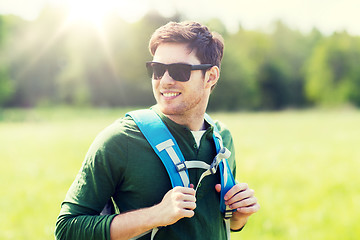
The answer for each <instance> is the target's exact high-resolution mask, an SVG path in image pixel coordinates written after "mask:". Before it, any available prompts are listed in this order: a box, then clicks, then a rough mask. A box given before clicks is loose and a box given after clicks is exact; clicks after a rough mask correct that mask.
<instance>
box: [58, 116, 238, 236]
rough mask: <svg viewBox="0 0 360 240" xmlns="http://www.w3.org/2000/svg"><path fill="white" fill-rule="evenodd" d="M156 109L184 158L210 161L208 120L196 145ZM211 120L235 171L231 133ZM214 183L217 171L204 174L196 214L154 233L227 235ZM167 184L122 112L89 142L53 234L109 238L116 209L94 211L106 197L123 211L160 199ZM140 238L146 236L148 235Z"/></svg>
mask: <svg viewBox="0 0 360 240" xmlns="http://www.w3.org/2000/svg"><path fill="white" fill-rule="evenodd" d="M156 112H157V113H158V114H159V115H160V117H161V118H162V120H163V121H164V122H165V124H166V125H167V126H168V128H169V130H170V132H171V133H172V134H173V136H174V138H175V140H176V141H177V143H178V144H179V147H180V149H181V151H182V153H183V155H184V157H185V159H186V160H195V159H196V160H201V161H204V162H206V163H208V164H210V163H211V162H212V161H213V158H214V156H215V155H216V150H215V145H214V141H213V138H212V134H213V126H211V125H210V124H207V125H208V128H207V130H206V132H205V134H204V135H203V137H202V138H201V142H200V147H199V148H198V146H197V145H196V143H195V140H194V137H193V135H192V133H191V131H190V130H189V129H188V128H186V127H184V126H181V125H178V124H176V123H175V122H173V121H171V120H170V119H168V118H166V117H165V116H164V115H163V114H161V113H160V112H159V111H158V110H156ZM215 124H216V125H217V127H218V129H219V131H220V134H221V135H222V138H223V142H224V146H225V147H226V148H228V149H229V150H230V151H231V152H232V155H231V157H230V158H229V159H228V161H229V165H230V167H231V169H232V171H233V173H234V174H235V158H234V147H233V142H232V137H231V134H230V132H229V131H228V130H227V129H226V128H225V127H224V125H223V124H221V123H219V122H216V123H215ZM203 172H204V170H203V169H189V177H190V183H192V184H194V185H195V186H196V185H197V182H198V180H199V178H200V175H201V174H202V173H203ZM217 183H220V176H219V174H218V173H217V174H215V175H210V176H207V177H205V178H204V180H203V181H202V182H201V184H200V187H199V189H198V191H197V193H196V199H197V200H196V205H197V207H196V209H195V215H194V216H193V217H192V218H183V219H180V220H179V221H178V222H177V223H175V224H173V225H170V226H167V227H163V228H161V229H160V230H159V231H158V233H157V234H156V236H155V239H156V240H157V239H172V240H176V239H207V240H208V239H214V240H215V239H216V240H221V239H224V240H225V239H227V238H226V229H225V226H224V221H223V216H222V214H221V212H220V210H219V202H220V201H219V194H218V193H217V192H216V191H215V185H216V184H217ZM170 189H171V183H170V179H169V176H168V174H167V172H166V169H165V167H164V166H163V164H162V162H161V160H160V159H159V158H158V156H157V155H156V153H155V152H154V151H153V149H152V148H151V146H150V144H149V143H148V142H147V141H146V139H145V138H144V136H143V135H142V134H141V132H140V131H139V129H138V127H137V126H136V124H135V123H134V121H133V120H132V119H131V118H130V117H124V118H121V119H119V120H117V121H115V122H114V123H113V124H112V125H110V126H109V127H107V128H106V129H104V130H103V131H102V132H101V133H100V134H99V135H98V136H97V137H96V139H95V140H94V142H93V144H92V145H91V147H90V149H89V151H88V153H87V155H86V157H85V160H84V162H83V165H82V167H81V169H80V171H79V173H78V175H77V176H76V179H75V181H74V182H73V184H72V185H71V187H70V189H69V191H68V193H67V195H66V198H65V200H64V202H63V203H62V205H61V211H60V215H59V217H58V220H57V223H56V229H55V235H56V238H57V239H67V240H69V239H76V240H82V239H84V240H85V239H86V240H89V239H110V223H111V221H112V219H113V218H114V217H115V216H116V215H105V216H99V213H100V212H101V210H102V209H103V207H104V206H105V204H106V203H107V201H108V200H109V198H110V197H113V199H114V201H115V203H116V204H117V206H118V208H119V210H120V212H127V211H131V210H135V209H140V208H144V207H150V206H153V205H155V204H158V203H160V201H161V200H162V198H163V196H164V195H165V194H166V193H167V192H168V191H169V190H170ZM124 227H126V226H124ZM140 239H150V235H149V234H148V235H146V236H144V237H142V238H140Z"/></svg>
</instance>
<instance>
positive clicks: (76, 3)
mask: <svg viewBox="0 0 360 240" xmlns="http://www.w3.org/2000/svg"><path fill="white" fill-rule="evenodd" d="M118 2H119V1H115V0H113V1H109V0H107V1H104V0H103V1H97V0H87V1H86V0H73V1H68V2H67V5H68V8H69V15H68V22H88V23H91V24H94V25H96V26H100V25H101V24H102V22H103V20H104V18H105V17H106V16H107V15H108V14H109V13H111V12H112V11H114V9H116V7H117V3H118Z"/></svg>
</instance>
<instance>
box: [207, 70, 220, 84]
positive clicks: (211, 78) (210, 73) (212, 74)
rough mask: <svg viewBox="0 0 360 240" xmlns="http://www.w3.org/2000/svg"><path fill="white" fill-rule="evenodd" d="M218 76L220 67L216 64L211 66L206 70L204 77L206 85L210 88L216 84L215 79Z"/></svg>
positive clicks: (216, 79)
mask: <svg viewBox="0 0 360 240" xmlns="http://www.w3.org/2000/svg"><path fill="white" fill-rule="evenodd" d="M219 77H220V69H219V67H218V66H213V67H211V68H210V69H209V70H207V71H206V74H205V79H206V87H208V88H212V87H213V86H215V85H216V83H217V81H218V80H219Z"/></svg>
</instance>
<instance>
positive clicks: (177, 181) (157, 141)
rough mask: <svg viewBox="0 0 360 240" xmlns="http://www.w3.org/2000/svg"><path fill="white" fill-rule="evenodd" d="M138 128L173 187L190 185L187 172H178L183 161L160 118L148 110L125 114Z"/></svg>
mask: <svg viewBox="0 0 360 240" xmlns="http://www.w3.org/2000/svg"><path fill="white" fill-rule="evenodd" d="M126 115H128V116H131V118H132V119H133V120H134V121H135V123H136V125H137V126H138V127H139V129H140V131H141V132H142V134H143V135H144V136H145V138H146V140H147V141H148V142H149V143H150V145H151V147H152V148H153V149H154V151H155V153H156V154H157V155H158V156H159V158H160V159H161V161H162V162H163V164H164V166H165V168H166V171H167V172H168V175H169V177H170V180H171V184H172V186H173V187H176V186H183V187H184V186H186V187H188V186H189V185H190V180H189V173H188V171H187V170H185V171H178V170H177V169H178V168H177V167H178V166H181V165H183V164H184V162H185V159H184V156H183V154H182V153H181V150H180V148H179V145H178V144H177V143H176V140H175V138H174V137H173V136H172V134H171V133H170V131H169V129H168V128H167V127H166V125H165V124H164V123H163V121H162V120H161V118H160V117H159V116H158V115H157V114H156V113H155V112H154V111H152V110H150V109H143V110H137V111H132V112H129V113H127V114H126Z"/></svg>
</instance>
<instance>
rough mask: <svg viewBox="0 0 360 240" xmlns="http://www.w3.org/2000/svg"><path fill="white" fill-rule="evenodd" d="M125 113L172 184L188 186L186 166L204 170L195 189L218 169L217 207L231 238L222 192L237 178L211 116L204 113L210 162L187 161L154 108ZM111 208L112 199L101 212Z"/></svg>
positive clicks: (104, 212)
mask: <svg viewBox="0 0 360 240" xmlns="http://www.w3.org/2000/svg"><path fill="white" fill-rule="evenodd" d="M126 116H130V117H131V118H132V119H133V120H134V121H135V123H136V125H137V126H138V128H139V129H140V131H141V133H142V134H143V135H144V137H145V138H146V140H147V141H148V142H149V144H150V145H151V147H152V148H153V150H154V151H155V153H156V154H157V155H158V157H159V158H160V159H161V161H162V163H163V165H164V166H165V168H166V171H167V173H168V175H169V178H170V181H171V185H172V187H173V188H174V187H176V186H182V187H189V186H190V180H189V173H188V170H187V169H189V168H201V169H204V170H205V171H204V172H203V174H202V175H201V176H200V179H199V182H198V184H197V186H196V188H195V190H197V188H198V187H199V184H200V183H201V181H202V179H203V178H204V177H206V176H208V175H211V174H215V173H216V172H217V170H218V169H219V171H220V179H221V192H220V206H219V208H220V211H221V212H222V213H223V215H224V221H225V225H226V228H227V237H228V239H230V218H231V216H232V213H233V211H235V210H231V209H230V208H229V207H228V206H226V205H225V201H224V196H225V194H226V193H227V191H229V190H230V189H231V188H232V187H233V186H234V185H235V184H236V182H235V179H234V176H233V174H232V172H231V170H230V167H229V163H228V161H227V158H229V157H230V154H231V152H230V151H229V150H228V149H227V148H225V147H224V146H223V142H222V137H221V135H220V133H219V130H218V129H217V127H216V125H215V123H214V122H213V120H212V119H211V118H210V116H209V115H207V114H205V119H206V121H207V122H209V123H210V124H211V125H213V126H214V133H213V140H214V143H215V146H216V152H217V155H216V156H215V157H214V160H213V162H212V163H211V164H210V165H209V164H207V163H205V162H203V161H196V160H191V161H186V160H185V158H184V156H183V154H182V153H181V150H180V148H179V145H178V144H177V143H176V140H175V138H174V137H173V136H172V134H171V133H170V131H169V129H168V128H167V127H166V125H165V123H164V122H163V121H162V120H161V118H160V117H159V116H158V115H157V114H156V113H155V112H154V111H153V110H151V109H143V110H136V111H132V112H128V113H127V114H126ZM109 202H110V201H109ZM109 205H110V206H109ZM106 209H107V210H106ZM111 212H112V213H113V202H110V204H107V205H106V206H105V208H104V210H103V212H102V213H101V214H102V215H103V214H109V213H111ZM158 230H159V228H154V229H152V230H150V231H148V232H145V233H143V234H141V235H139V236H137V237H135V238H132V239H138V238H140V237H142V236H144V235H146V234H148V233H150V232H151V239H153V238H154V236H155V234H156V233H157V231H158Z"/></svg>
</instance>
